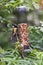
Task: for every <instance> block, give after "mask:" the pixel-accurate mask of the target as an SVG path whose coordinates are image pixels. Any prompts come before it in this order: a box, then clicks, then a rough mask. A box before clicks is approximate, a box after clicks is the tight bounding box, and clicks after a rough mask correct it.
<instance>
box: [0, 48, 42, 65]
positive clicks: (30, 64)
mask: <svg viewBox="0 0 43 65" xmlns="http://www.w3.org/2000/svg"><path fill="white" fill-rule="evenodd" d="M0 56H2V57H0V65H24V64H25V65H43V52H41V51H37V50H36V49H31V48H30V53H29V54H28V55H27V57H24V59H21V57H20V56H19V53H18V51H17V49H15V50H14V49H7V50H6V51H5V50H4V52H3V53H0Z"/></svg>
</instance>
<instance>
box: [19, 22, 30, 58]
mask: <svg viewBox="0 0 43 65" xmlns="http://www.w3.org/2000/svg"><path fill="white" fill-rule="evenodd" d="M18 35H19V42H20V44H19V46H18V48H19V53H20V55H21V56H22V58H23V57H24V55H23V52H24V51H28V50H29V43H28V31H27V24H26V23H20V24H18Z"/></svg>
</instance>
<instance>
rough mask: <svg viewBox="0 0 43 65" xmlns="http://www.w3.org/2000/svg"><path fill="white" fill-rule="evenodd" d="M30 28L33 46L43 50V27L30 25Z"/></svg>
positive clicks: (30, 38) (30, 39)
mask: <svg viewBox="0 0 43 65" xmlns="http://www.w3.org/2000/svg"><path fill="white" fill-rule="evenodd" d="M28 30H29V42H30V43H31V46H32V47H33V48H37V49H41V50H43V27H35V26H30V27H29V28H28Z"/></svg>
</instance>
